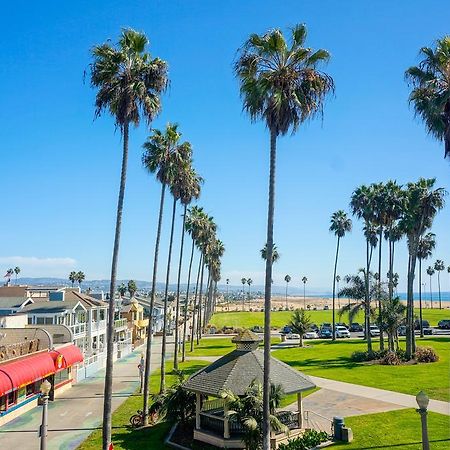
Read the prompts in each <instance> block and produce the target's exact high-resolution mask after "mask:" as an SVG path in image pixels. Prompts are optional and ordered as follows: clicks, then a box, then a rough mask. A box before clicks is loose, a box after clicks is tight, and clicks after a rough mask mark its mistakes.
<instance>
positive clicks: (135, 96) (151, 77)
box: [91, 29, 167, 450]
mask: <svg viewBox="0 0 450 450" xmlns="http://www.w3.org/2000/svg"><path fill="white" fill-rule="evenodd" d="M147 44H148V40H147V38H146V36H145V35H144V34H143V33H139V32H136V31H134V30H131V29H125V30H123V31H122V35H121V38H120V40H119V42H118V44H117V46H116V47H113V46H111V45H110V44H109V43H105V44H102V45H98V46H95V47H94V48H93V49H92V56H93V59H94V61H93V63H92V65H91V85H92V87H94V88H96V89H98V91H97V95H96V100H95V109H96V111H95V115H96V117H98V116H100V115H101V114H102V113H103V112H104V111H105V110H108V111H109V112H110V114H111V115H112V116H113V117H114V119H115V123H116V127H118V128H119V129H120V131H121V134H122V137H123V156H122V170H121V176H120V189H119V197H118V203H117V216H116V230H115V236H114V250H113V257H112V264H111V283H110V290H109V293H110V295H109V299H110V300H109V301H110V310H111V311H112V310H113V309H114V294H115V292H116V277H117V262H118V256H119V244H120V231H121V225H122V211H123V201H124V196H125V184H126V175H127V162H128V140H129V127H130V125H135V126H138V125H139V122H140V119H141V117H142V118H144V119H145V121H146V122H147V123H150V122H151V121H152V120H153V119H154V118H155V117H156V116H157V115H158V113H159V112H160V110H161V102H160V95H161V94H162V93H163V92H164V91H165V89H166V86H167V65H166V63H165V62H164V61H162V60H161V59H159V58H152V57H151V56H150V54H149V53H148V52H147V51H146V47H147ZM150 322H151V320H150ZM113 339H114V315H113V314H110V315H109V319H108V332H107V361H106V375H105V395H104V411H103V441H102V448H103V450H107V449H108V448H109V445H110V442H111V414H112V413H111V396H112V373H113ZM149 362H150V358H147V359H146V365H147V363H149ZM147 374H148V372H147Z"/></svg>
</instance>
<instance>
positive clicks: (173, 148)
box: [147, 126, 192, 393]
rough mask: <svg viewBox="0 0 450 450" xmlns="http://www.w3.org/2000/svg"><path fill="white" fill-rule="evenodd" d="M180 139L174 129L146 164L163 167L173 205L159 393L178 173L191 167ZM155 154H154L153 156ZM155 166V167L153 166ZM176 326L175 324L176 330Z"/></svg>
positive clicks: (185, 145) (163, 378) (163, 375)
mask: <svg viewBox="0 0 450 450" xmlns="http://www.w3.org/2000/svg"><path fill="white" fill-rule="evenodd" d="M171 130H172V131H173V130H174V128H173V126H172V129H171ZM180 138H181V133H180V132H178V131H177V129H176V128H175V133H171V134H170V141H169V142H167V141H166V142H165V143H166V144H169V145H168V146H166V148H159V149H158V150H157V151H156V152H155V150H156V149H155V148H152V147H150V152H151V155H148V156H149V160H148V161H147V163H148V164H149V165H150V169H151V168H152V167H155V168H156V167H157V168H159V169H161V163H162V164H163V165H164V172H165V175H164V176H165V180H164V182H165V183H166V184H167V185H168V186H169V187H170V191H171V194H172V197H173V203H172V219H171V225H170V238H169V250H168V255H167V268H166V284H165V289H164V317H163V335H162V344H161V371H160V379H161V382H160V389H159V391H160V393H162V392H164V390H165V383H166V369H165V367H166V346H167V332H168V329H167V327H168V324H167V322H168V321H167V319H168V314H167V309H168V295H169V278H170V266H171V261H172V246H173V236H174V230H175V214H176V209H177V201H178V200H179V198H180V194H181V192H180V183H181V182H182V181H181V178H180V173H183V172H187V171H188V170H190V166H191V156H192V149H191V144H190V143H189V142H183V143H179V140H180ZM161 150H163V151H166V152H168V155H167V158H165V157H164V156H163V159H162V160H161V159H160V158H161V156H162V155H161V154H160V151H161ZM155 153H156V154H155ZM155 156H156V158H157V160H159V161H155V160H153V159H152V157H155ZM155 164H156V165H155ZM177 326H178V324H176V326H175V327H176V328H177Z"/></svg>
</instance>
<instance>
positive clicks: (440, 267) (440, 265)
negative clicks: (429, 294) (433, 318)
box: [434, 259, 445, 309]
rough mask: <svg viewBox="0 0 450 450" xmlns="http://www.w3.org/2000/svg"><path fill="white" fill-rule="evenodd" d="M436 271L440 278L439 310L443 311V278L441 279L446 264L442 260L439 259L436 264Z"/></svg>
mask: <svg viewBox="0 0 450 450" xmlns="http://www.w3.org/2000/svg"><path fill="white" fill-rule="evenodd" d="M434 270H435V271H436V272H437V276H438V291H439V309H442V300H441V278H440V274H441V271H442V270H445V264H444V261H442V260H441V259H438V260H437V261H436V262H435V263H434Z"/></svg>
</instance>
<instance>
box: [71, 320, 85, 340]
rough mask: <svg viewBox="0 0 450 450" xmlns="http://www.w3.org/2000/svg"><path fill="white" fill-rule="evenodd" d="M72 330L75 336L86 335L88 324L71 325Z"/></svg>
mask: <svg viewBox="0 0 450 450" xmlns="http://www.w3.org/2000/svg"><path fill="white" fill-rule="evenodd" d="M70 329H71V330H72V333H73V335H74V337H75V336H77V335H80V334H84V333H86V324H85V323H77V324H75V325H71V326H70Z"/></svg>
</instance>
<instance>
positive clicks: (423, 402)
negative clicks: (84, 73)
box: [416, 391, 430, 450]
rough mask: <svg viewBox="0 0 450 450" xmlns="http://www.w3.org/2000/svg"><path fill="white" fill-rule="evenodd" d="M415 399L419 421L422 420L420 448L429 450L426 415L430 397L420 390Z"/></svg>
mask: <svg viewBox="0 0 450 450" xmlns="http://www.w3.org/2000/svg"><path fill="white" fill-rule="evenodd" d="M416 401H417V404H418V405H419V409H417V410H416V411H417V412H418V413H419V414H420V421H421V422H422V449H423V450H430V442H429V441H428V425H427V415H428V410H427V408H428V403H429V402H430V399H429V398H428V395H427V394H425V392H423V391H420V392H419V393H418V394H417V395H416Z"/></svg>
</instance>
